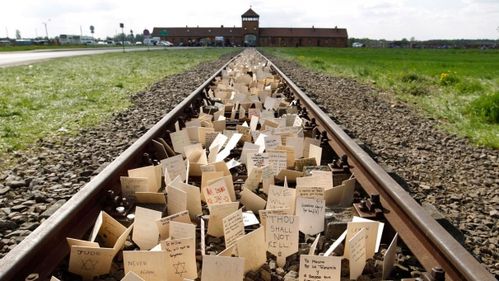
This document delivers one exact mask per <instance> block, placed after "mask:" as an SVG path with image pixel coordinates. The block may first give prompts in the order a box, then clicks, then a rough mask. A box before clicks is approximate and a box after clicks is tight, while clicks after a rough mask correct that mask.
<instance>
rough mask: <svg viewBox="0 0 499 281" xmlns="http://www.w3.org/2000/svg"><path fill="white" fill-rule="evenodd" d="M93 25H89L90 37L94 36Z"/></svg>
mask: <svg viewBox="0 0 499 281" xmlns="http://www.w3.org/2000/svg"><path fill="white" fill-rule="evenodd" d="M94 32H95V27H94V26H93V25H91V26H90V33H92V37H94Z"/></svg>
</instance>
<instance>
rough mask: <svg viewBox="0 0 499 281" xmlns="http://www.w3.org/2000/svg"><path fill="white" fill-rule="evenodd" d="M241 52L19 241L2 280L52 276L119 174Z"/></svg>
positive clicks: (0, 272)
mask: <svg viewBox="0 0 499 281" xmlns="http://www.w3.org/2000/svg"><path fill="white" fill-rule="evenodd" d="M236 57H237V56H234V57H233V58H232V59H230V60H229V61H228V62H227V63H226V64H224V65H223V66H222V67H221V68H220V69H218V70H217V71H216V72H215V73H214V74H213V75H212V76H211V77H210V78H209V79H208V80H206V81H205V82H204V83H203V84H202V85H201V86H199V87H198V88H197V89H196V90H194V91H193V92H192V93H191V94H190V95H189V96H187V97H186V98H185V99H184V100H183V101H182V102H181V103H179V104H178V105H177V106H176V107H175V108H174V109H173V110H172V111H170V112H168V113H167V114H166V115H165V116H164V117H163V118H162V119H161V120H160V121H158V123H156V124H155V125H154V126H153V127H152V128H151V129H149V130H148V131H147V132H146V133H145V134H144V135H143V136H142V137H140V138H139V139H138V140H137V141H135V142H134V143H133V144H132V145H131V146H130V147H128V149H126V150H125V151H124V152H123V153H121V154H120V155H119V156H118V157H117V158H116V159H115V160H114V161H113V162H111V163H110V164H109V165H108V166H107V167H106V168H105V169H104V170H103V171H102V172H100V173H99V174H98V175H97V176H95V177H94V178H93V179H92V180H91V181H90V182H89V183H87V184H86V185H85V186H84V187H83V188H82V189H81V190H80V191H78V192H77V193H76V194H75V195H73V197H72V198H71V199H69V200H68V201H67V202H66V203H65V204H64V205H63V206H61V207H60V208H59V209H58V210H57V211H56V212H55V213H54V214H53V215H52V216H50V217H49V218H48V219H47V220H46V221H44V222H43V223H42V224H41V225H40V226H39V227H38V228H36V229H35V230H34V231H33V232H32V233H31V234H30V235H29V236H28V237H26V238H25V239H24V240H23V241H21V243H19V245H17V246H16V247H15V248H14V249H12V250H11V251H10V252H9V253H7V255H6V256H5V257H3V258H2V259H1V260H0V261H1V262H0V280H24V279H25V278H26V277H27V276H28V275H29V274H31V273H37V274H39V276H40V280H48V279H50V274H51V273H52V272H53V270H54V269H55V268H56V267H57V266H58V265H59V263H60V262H61V260H62V259H63V258H64V257H65V256H67V255H68V254H69V247H68V246H67V244H66V237H72V238H81V237H83V236H84V235H85V234H86V233H87V232H88V231H89V229H90V228H91V227H92V225H93V224H94V222H95V218H96V217H97V215H98V213H99V212H100V210H101V209H102V207H103V206H102V203H103V202H104V200H103V198H105V197H106V196H105V195H106V194H105V193H106V191H107V190H108V188H110V187H112V186H119V176H121V175H126V171H127V170H128V169H131V168H135V165H137V164H136V163H138V162H139V160H140V158H141V157H142V154H143V152H144V151H145V149H146V147H147V146H148V145H149V144H150V142H151V140H152V139H154V138H157V137H160V136H163V135H164V134H165V133H166V128H168V127H169V126H171V125H173V122H175V121H176V120H177V118H178V117H180V116H181V115H182V114H183V113H184V110H185V109H186V108H187V107H189V106H190V105H191V103H192V102H193V101H195V100H196V99H197V98H198V97H200V96H201V94H202V92H203V90H204V89H205V88H206V87H208V86H209V85H210V83H211V82H212V81H213V80H214V79H215V77H216V76H219V75H220V74H221V72H222V70H223V69H225V68H226V67H227V65H228V64H230V63H231V62H232V61H233V60H234V59H235V58H236Z"/></svg>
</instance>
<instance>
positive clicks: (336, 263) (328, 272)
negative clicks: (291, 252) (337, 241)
mask: <svg viewBox="0 0 499 281" xmlns="http://www.w3.org/2000/svg"><path fill="white" fill-rule="evenodd" d="M322 280H327V281H340V280H341V257H321V256H313V255H301V256H300V274H299V281H322Z"/></svg>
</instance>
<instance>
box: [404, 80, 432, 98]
mask: <svg viewBox="0 0 499 281" xmlns="http://www.w3.org/2000/svg"><path fill="white" fill-rule="evenodd" d="M401 91H402V93H405V94H409V95H411V96H425V95H428V94H429V93H430V89H429V87H428V86H427V85H426V84H424V83H413V82H411V83H406V84H403V85H402V87H401Z"/></svg>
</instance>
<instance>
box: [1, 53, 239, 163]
mask: <svg viewBox="0 0 499 281" xmlns="http://www.w3.org/2000/svg"><path fill="white" fill-rule="evenodd" d="M233 51H234V49H230V48H225V49H222V48H219V49H191V50H164V51H151V52H130V53H110V54H102V55H94V56H81V57H75V58H64V59H54V60H50V61H47V62H42V63H37V64H33V65H29V66H17V67H10V68H0V77H1V79H0V155H1V154H3V153H5V152H9V151H13V150H19V149H23V148H26V146H27V145H29V144H31V143H34V142H35V141H36V140H37V139H39V138H43V137H46V136H53V135H56V134H59V133H61V131H65V132H69V133H75V132H77V131H78V129H80V128H82V127H88V126H92V125H95V124H98V123H99V122H100V121H101V120H103V119H104V118H106V117H107V116H109V115H110V114H111V113H113V112H117V111H120V110H124V109H125V108H127V107H129V106H130V105H131V103H130V99H129V98H130V96H131V95H132V94H133V93H136V92H137V91H140V90H142V89H144V88H146V87H148V86H149V85H151V84H152V83H154V82H156V81H158V80H160V79H161V78H163V77H165V76H168V75H172V74H175V73H180V72H182V71H185V70H187V69H189V68H192V67H194V66H196V65H197V64H199V63H200V62H202V61H209V60H215V59H217V58H219V57H220V56H221V55H222V54H224V53H228V52H233Z"/></svg>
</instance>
